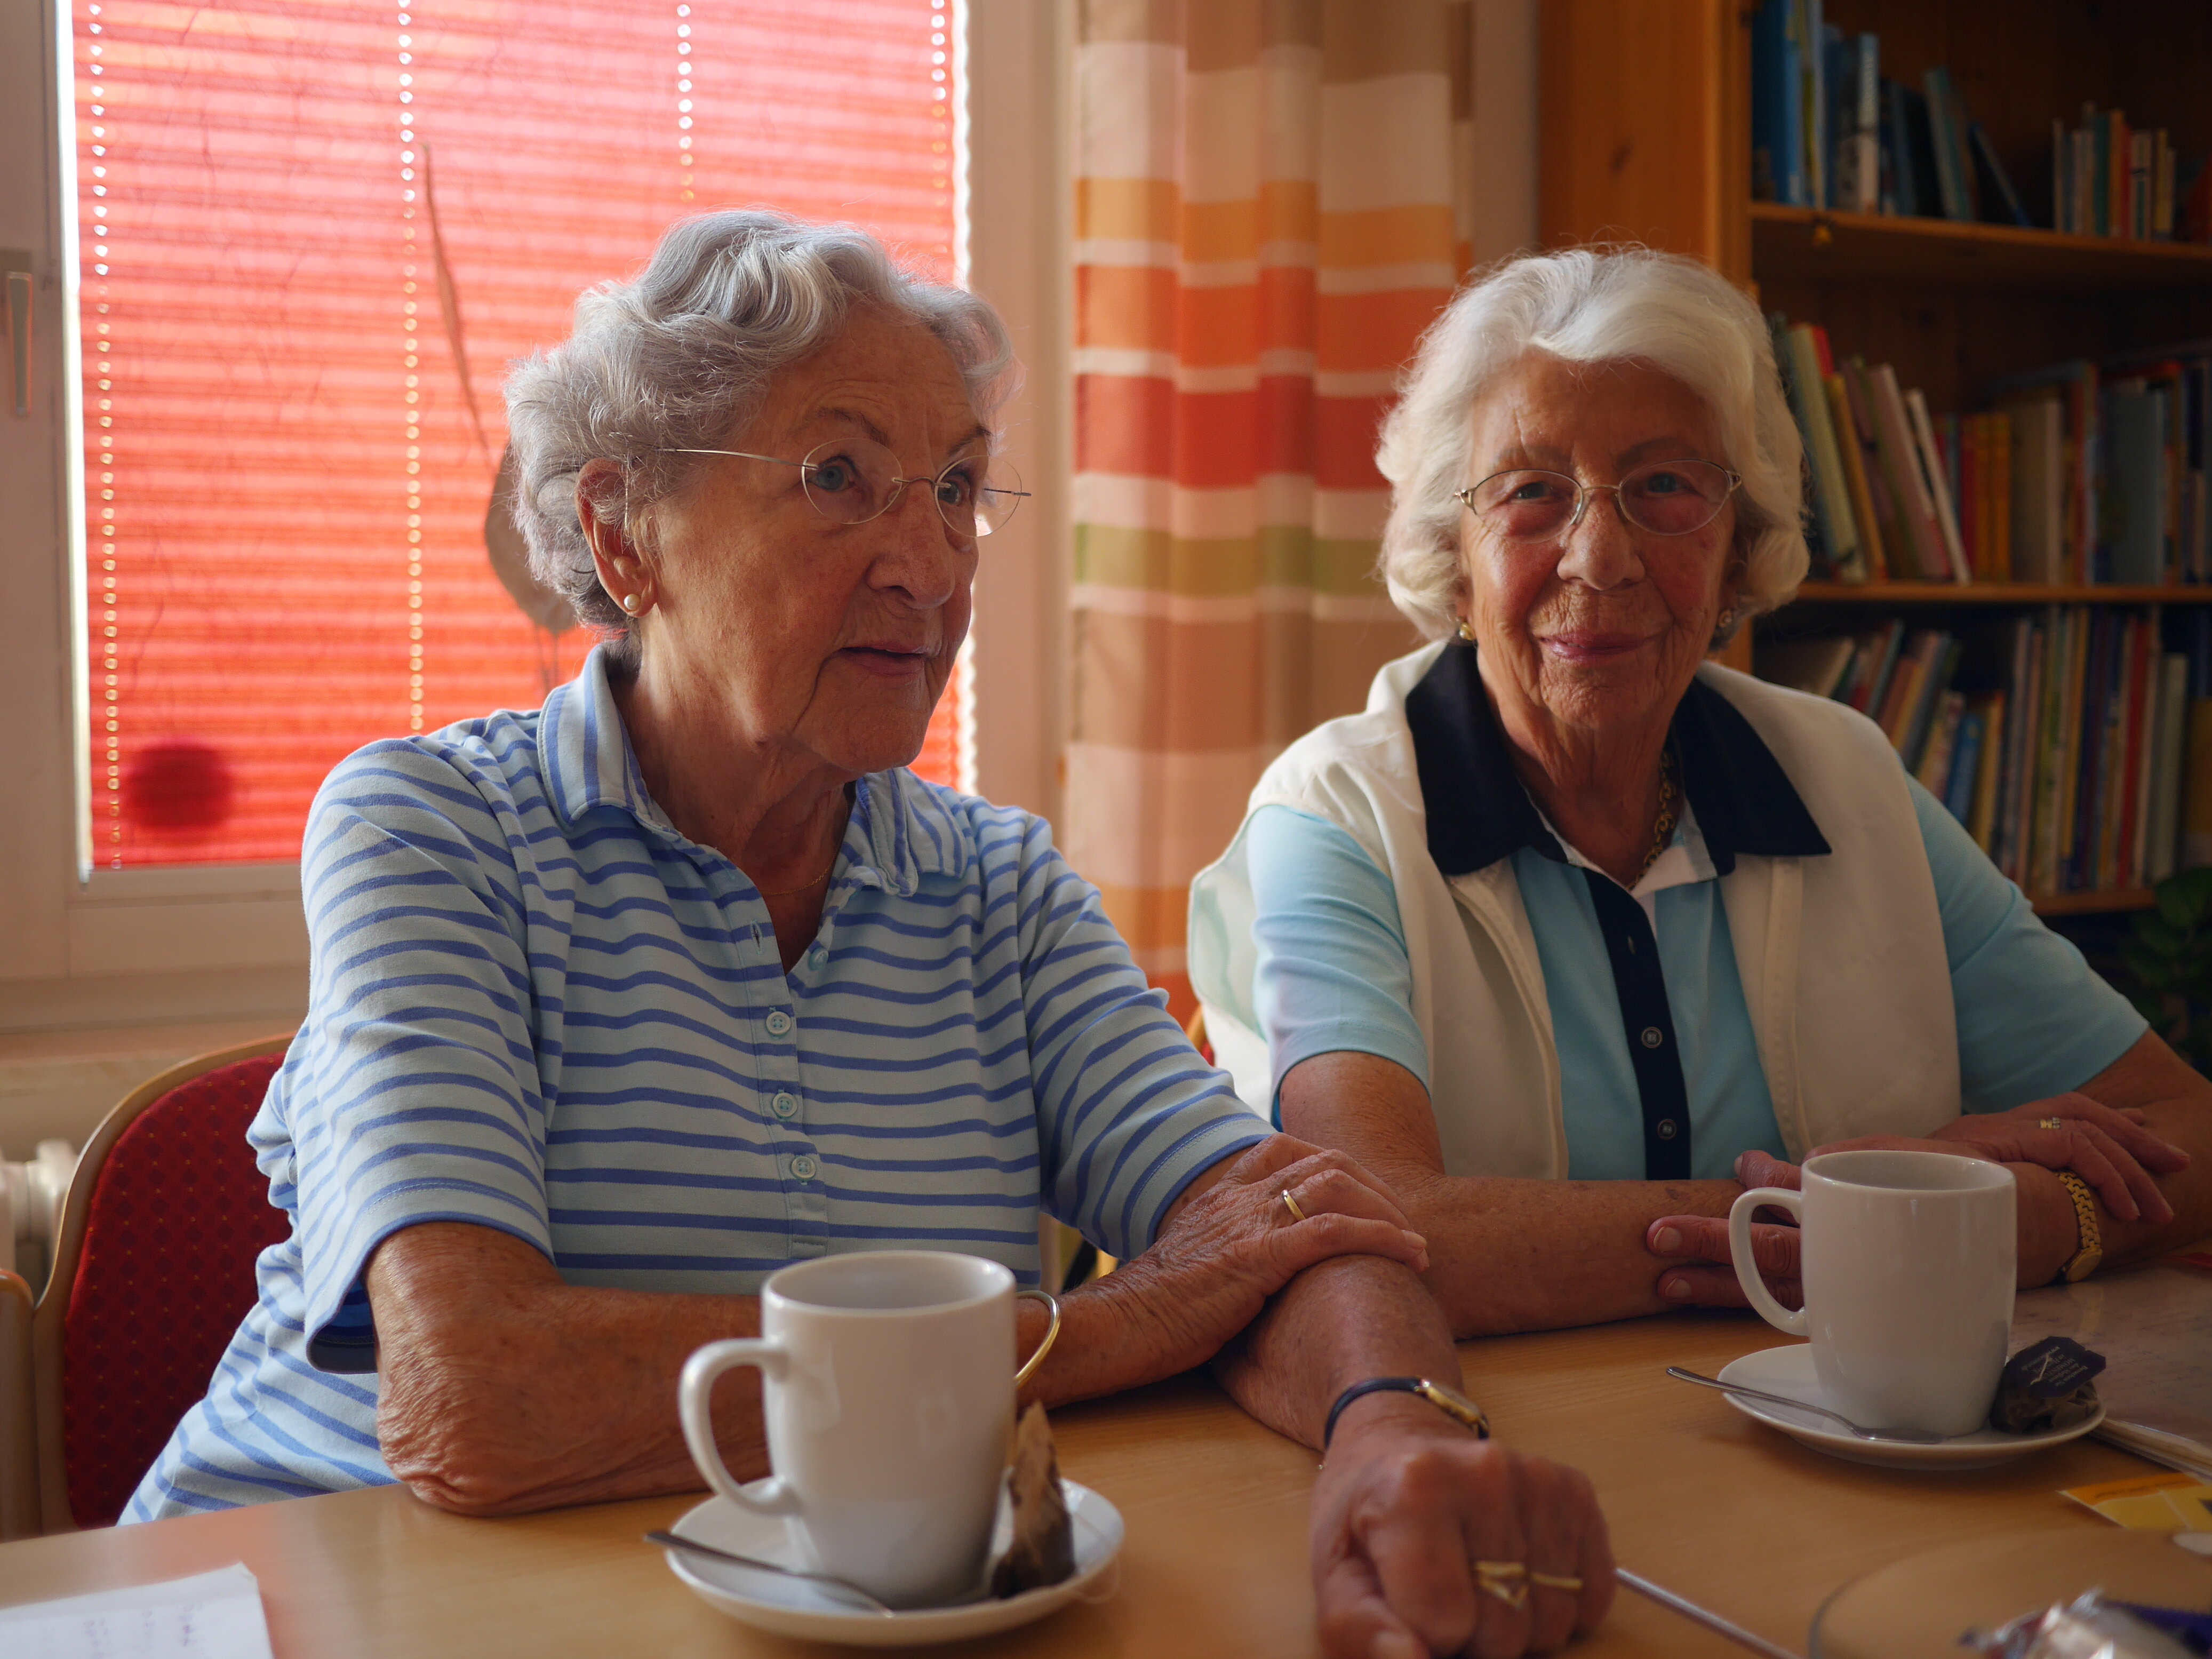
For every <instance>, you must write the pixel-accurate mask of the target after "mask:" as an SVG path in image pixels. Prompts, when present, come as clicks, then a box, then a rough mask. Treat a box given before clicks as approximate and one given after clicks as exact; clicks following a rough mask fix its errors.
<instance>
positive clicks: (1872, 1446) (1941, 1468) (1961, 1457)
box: [1720, 1342, 2105, 1473]
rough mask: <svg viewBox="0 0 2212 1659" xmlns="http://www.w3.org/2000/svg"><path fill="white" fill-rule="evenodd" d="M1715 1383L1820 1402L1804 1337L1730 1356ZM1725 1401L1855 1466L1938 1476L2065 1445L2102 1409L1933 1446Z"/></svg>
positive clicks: (1781, 1409)
mask: <svg viewBox="0 0 2212 1659" xmlns="http://www.w3.org/2000/svg"><path fill="white" fill-rule="evenodd" d="M1720 1380H1721V1381H1722V1382H1723V1383H1739V1384H1741V1386H1742V1387H1744V1388H1747V1389H1765V1391H1766V1392H1767V1393H1769V1394H1780V1395H1790V1397H1791V1398H1792V1399H1796V1400H1813V1401H1820V1403H1821V1404H1823V1405H1826V1403H1827V1402H1826V1401H1825V1400H1822V1399H1821V1395H1820V1379H1819V1378H1818V1377H1816V1376H1814V1374H1813V1346H1812V1344H1811V1343H1809V1342H1793V1343H1791V1344H1790V1345H1789V1346H1785V1347H1780V1348H1762V1349H1760V1350H1759V1352H1757V1353H1747V1354H1746V1355H1744V1357H1743V1358H1741V1359H1735V1360H1731V1361H1729V1364H1726V1365H1724V1366H1723V1367H1722V1368H1721V1375H1720ZM1727 1399H1728V1402H1729V1405H1731V1406H1733V1407H1735V1408H1736V1409H1737V1410H1738V1411H1740V1412H1741V1413H1743V1414H1744V1415H1745V1416H1746V1417H1748V1418H1751V1419H1754V1420H1755V1421H1758V1422H1760V1423H1764V1424H1765V1425H1767V1426H1768V1427H1769V1428H1774V1429H1779V1430H1781V1431H1782V1432H1783V1433H1784V1434H1786V1435H1788V1436H1789V1437H1790V1438H1791V1439H1793V1440H1796V1441H1800V1442H1802V1443H1804V1444H1806V1445H1808V1446H1810V1447H1812V1448H1813V1449H1814V1450H1815V1451H1824V1452H1826V1453H1827V1454H1828V1455H1830V1456H1831V1457H1840V1458H1843V1459H1844V1460H1845V1461H1846V1462H1852V1463H1871V1464H1873V1465H1874V1466H1875V1468H1884V1469H1921V1470H1925V1471H1929V1472H1931V1473H1942V1472H1946V1471H1951V1470H1959V1469H1985V1468H1989V1467H1990V1465H1992V1464H1996V1463H2006V1462H2011V1461H2012V1460H2013V1459H2014V1458H2015V1457H2025V1456H2026V1455H2027V1454H2028V1453H2030V1452H2039V1451H2042V1450H2043V1449H2045V1448H2046V1447H2050V1446H2063V1445H2064V1444H2065V1443H2067V1442H2068V1441H2069V1440H2079V1439H2080V1438H2081V1437H2082V1436H2083V1435H2085V1434H2087V1433H2088V1432H2089V1431H2091V1430H2092V1429H2093V1428H2095V1427H2096V1426H2097V1425H2099V1424H2100V1423H2102V1422H2103V1421H2104V1420H2105V1408H2104V1407H2103V1406H2102V1405H2101V1404H2100V1405H2099V1406H2098V1407H2097V1409H2096V1410H2095V1411H2094V1412H2093V1413H2090V1415H2089V1417H2088V1419H2087V1421H2086V1422H2081V1423H2076V1424H2075V1425H2074V1426H2073V1427H2072V1428H2070V1429H2044V1430H2041V1431H2038V1432H2036V1433H2034V1434H2008V1433H2006V1432H2005V1431H2003V1430H2002V1429H1990V1428H1982V1429H1976V1430H1975V1431H1973V1432H1972V1434H1955V1435H1953V1436H1952V1437H1950V1438H1949V1439H1948V1440H1938V1441H1936V1442H1935V1443H1933V1444H1922V1443H1918V1442H1917V1441H1911V1440H1890V1439H1887V1438H1885V1439H1880V1440H1861V1439H1860V1438H1858V1437H1857V1436H1856V1435H1854V1434H1852V1433H1851V1432H1850V1431H1849V1430H1848V1429H1845V1428H1843V1427H1842V1426H1840V1425H1838V1424H1837V1423H1835V1422H1834V1421H1832V1419H1828V1418H1825V1417H1822V1416H1820V1414H1819V1413H1815V1412H1809V1411H1805V1412H1796V1411H1792V1410H1790V1408H1789V1407H1787V1406H1770V1405H1768V1404H1767V1403H1766V1402H1765V1401H1763V1400H1747V1399H1745V1398H1744V1397H1743V1396H1742V1395H1735V1394H1732V1395H1728V1396H1727Z"/></svg>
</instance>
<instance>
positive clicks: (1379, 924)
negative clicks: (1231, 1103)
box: [1244, 806, 1429, 1117]
mask: <svg viewBox="0 0 2212 1659" xmlns="http://www.w3.org/2000/svg"><path fill="white" fill-rule="evenodd" d="M1244 834H1245V848H1246V858H1247V867H1248V868H1249V871H1250V873H1251V882H1252V901H1253V904H1254V907H1255V910H1256V911H1257V913H1258V914H1257V917H1256V919H1255V921H1254V923H1253V926H1252V933H1253V943H1254V945H1255V947H1256V950H1257V953H1258V964H1257V967H1256V969H1255V974H1254V981H1253V1004H1254V1006H1255V1008H1256V1009H1257V1011H1258V1012H1259V1016H1260V1028H1261V1031H1262V1032H1263V1033H1264V1034H1265V1035H1266V1036H1267V1053H1268V1056H1269V1059H1270V1060H1271V1061H1272V1062H1273V1064H1272V1072H1273V1076H1274V1078H1275V1079H1276V1083H1277V1085H1278V1086H1280V1084H1281V1081H1282V1079H1283V1078H1284V1076H1285V1074H1287V1073H1289V1071H1290V1069H1291V1067H1292V1066H1296V1065H1297V1063H1298V1062H1299V1061H1300V1060H1310V1059H1312V1058H1313V1057H1314V1056H1315V1055H1316V1054H1335V1053H1340V1052H1344V1051H1351V1052H1353V1053H1357V1054H1377V1055H1380V1056H1381V1057H1382V1058H1383V1059H1384V1060H1395V1061H1396V1062H1397V1063H1398V1064H1399V1065H1401V1066H1404V1067H1405V1068H1406V1069H1407V1071H1409V1072H1411V1073H1413V1075H1414V1076H1415V1077H1417V1078H1419V1079H1420V1081H1421V1086H1422V1087H1423V1088H1424V1089H1425V1088H1427V1087H1428V1085H1429V1051H1428V1045H1427V1044H1426V1043H1425V1042H1423V1041H1422V1040H1421V1030H1420V1027H1419V1026H1418V1025H1416V1024H1414V1023H1413V966H1412V963H1410V962H1409V961H1408V960H1407V955H1406V934H1405V930H1404V928H1403V927H1401V925H1400V923H1399V921H1398V894H1397V890H1396V889H1395V888H1394V887H1393V886H1392V885H1391V884H1390V878H1389V877H1388V876H1386V875H1384V874H1383V872H1382V871H1381V870H1379V869H1377V868H1376V865H1375V861H1374V860H1372V859H1370V857H1368V855H1367V854H1366V851H1365V849H1364V848H1362V847H1361V846H1360V845H1359V843H1358V842H1356V841H1354V840H1353V839H1352V836H1350V835H1349V834H1348V833H1346V831H1345V830H1344V829H1342V828H1341V827H1340V826H1339V825H1337V824H1334V823H1329V822H1328V819H1326V818H1321V817H1315V816H1314V815H1313V814H1312V813H1310V812H1301V811H1296V810H1295V809H1293V808H1291V807H1288V806H1263V807H1261V809H1260V810H1259V811H1257V812H1255V813H1254V814H1253V815H1252V822H1251V823H1250V824H1249V825H1248V826H1247V827H1246V829H1245V832H1244ZM1277 1115H1278V1117H1279V1116H1280V1109H1279V1108H1278V1109H1277Z"/></svg>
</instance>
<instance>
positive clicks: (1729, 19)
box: [1539, 0, 2212, 919]
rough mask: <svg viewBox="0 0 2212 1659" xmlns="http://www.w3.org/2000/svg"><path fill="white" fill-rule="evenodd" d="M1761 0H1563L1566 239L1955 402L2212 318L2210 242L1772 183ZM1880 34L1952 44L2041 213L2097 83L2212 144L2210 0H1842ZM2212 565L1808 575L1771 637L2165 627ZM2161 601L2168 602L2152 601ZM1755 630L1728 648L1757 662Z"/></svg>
mask: <svg viewBox="0 0 2212 1659" xmlns="http://www.w3.org/2000/svg"><path fill="white" fill-rule="evenodd" d="M1754 9H1755V0H1668V3H1666V4H1664V5H1655V4H1652V3H1650V0H1546V3H1545V4H1544V5H1543V6H1542V7H1541V8H1540V9H1539V15H1540V20H1541V21H1540V27H1541V36H1540V51H1541V58H1540V64H1541V68H1540V99H1541V103H1540V110H1541V113H1540V124H1541V133H1540V146H1539V158H1540V159H1539V171H1540V179H1539V204H1540V205H1539V216H1540V225H1541V236H1542V240H1543V241H1544V243H1545V244H1546V245H1547V246H1565V245H1571V244H1575V243H1581V242H1589V241H1607V240H1634V241H1640V242H1644V243H1646V244H1649V245H1650V246H1656V247H1663V248H1668V249H1671V250H1673V251H1674V252H1682V253H1687V254H1690V255H1692V256H1693V257H1695V258H1701V259H1704V260H1705V261H1706V262H1707V263H1709V264H1712V265H1714V266H1715V267H1716V268H1717V269H1718V270H1721V271H1723V273H1724V274H1726V275H1727V276H1730V277H1731V278H1733V279H1734V280H1735V281H1736V282H1738V283H1741V284H1742V285H1743V286H1744V287H1746V288H1747V289H1750V290H1751V291H1752V292H1753V294H1754V295H1755V296H1756V297H1757V299H1758V301H1759V305H1760V307H1761V308H1762V309H1764V310H1766V311H1768V312H1775V311H1779V312H1781V313H1784V314H1785V315H1787V316H1788V317H1789V318H1790V319H1792V320H1793V321H1805V322H1812V323H1816V324H1819V325H1821V326H1823V327H1824V328H1825V329H1826V331H1827V333H1828V336H1829V337H1830V338H1831V339H1832V341H1833V342H1834V343H1835V346H1836V349H1837V351H1838V355H1839V356H1840V355H1841V354H1843V353H1844V352H1846V351H1848V352H1850V353H1853V354H1857V355H1860V356H1863V357H1864V358H1865V359H1866V361H1867V362H1870V363H1873V362H1887V363H1891V364H1893V365H1894V366H1895V368H1896V373H1897V376H1898V379H1899V381H1900V382H1901V383H1903V384H1904V385H1905V386H1918V387H1920V388H1921V389H1922V390H1923V392H1924V393H1925V395H1926V398H1927V400H1928V403H1929V405H1930V407H1931V408H1932V409H1934V410H1936V411H1939V412H1941V411H1969V410H1976V409H1979V408H1982V407H1984V406H1985V405H1984V401H1983V392H1984V387H1986V386H1987V385H1988V384H1989V383H1990V381H1992V380H1996V379H1998V378H1999V377H2001V376H2003V375H2006V374H2015V373H2018V372H2020V371H2022V370H2025V369H2028V368H2034V367H2037V366H2039V365H2043V364H2048V363H2052V362H2058V361H2060V360H2062V359H2065V358H2070V357H2086V358H2090V359H2093V360H2100V361H2101V360H2107V359H2110V358H2112V357H2114V356H2118V355H2120V354H2122V353H2124V352H2127V351H2130V350H2133V349H2140V348H2143V347H2148V346H2152V345H2157V344H2161V343H2168V342H2173V341H2180V340H2192V339H2200V338H2204V337H2212V246H2203V245H2198V244H2188V243H2178V242H2153V241H2134V240H2121V239H2118V238H2106V237H2097V236H2086V235H2073V234H2060V233H2057V232H2055V231H2051V230H2043V229H2027V228H2015V227H2013V226H2009V225H1996V224H1987V223H1965V222H1955V221H1952V220H1948V219H1937V218H1905V217H1897V216H1880V215H1873V214H1862V213H1852V212H1844V211H1839V210H1825V209H1816V208H1805V207H1796V206H1785V205H1781V204H1776V203H1772V202H1764V201H1754V200H1753V197H1752V187H1751V180H1752V163H1751V153H1752V125H1753V124H1752V103H1753V99H1752V50H1751V43H1752V29H1753V12H1754ZM1823 10H1824V13H1825V20H1826V21H1827V22H1829V23H1832V24H1834V25H1836V26H1838V27H1840V28H1841V29H1842V30H1843V31H1844V33H1845V34H1846V35H1854V36H1855V35H1857V34H1858V33H1861V32H1869V33H1874V34H1875V35H1877V36H1878V37H1879V38H1880V42H1881V74H1882V75H1883V76H1885V77H1889V78H1893V79H1897V80H1899V81H1903V82H1906V83H1907V84H1908V85H1911V84H1917V82H1919V80H1920V77H1921V76H1922V75H1923V71H1924V70H1928V69H1930V68H1934V67H1936V66H1939V65H1940V66H1945V67H1948V70H1949V71H1950V73H1951V76H1952V78H1953V80H1954V83H1955V85H1956V87H1957V88H1958V91H1959V94H1960V97H1961V99H1962V100H1963V101H1964V103H1965V105H1966V107H1967V109H1968V110H1969V111H1970V112H1971V113H1972V117H1973V118H1975V119H1977V120H1978V121H1980V122H1981V123H1982V124H1983V125H1984V126H1985V127H1986V128H1987V130H1988V132H1989V136H1990V142H1991V143H1992V145H1993V147H1994V149H1996V153H1997V155H1998V156H1999V158H2000V159H2001V160H2002V163H2003V165H2004V167H2005V168H2006V170H2007V171H2008V173H2010V175H2011V177H2012V179H2013V180H2014V182H2015V185H2017V187H2018V189H2019V191H2020V192H2021V197H2022V199H2023V200H2024V201H2025V203H2026V204H2027V208H2028V210H2029V212H2030V214H2031V215H2032V216H2035V217H2037V218H2038V219H2039V220H2045V221H2047V220H2048V218H2049V216H2050V213H2051V175H2052V162H2051V122H2052V120H2053V118H2061V119H2063V120H2064V121H2066V122H2067V123H2068V124H2069V125H2072V124H2073V123H2074V122H2075V119H2076V118H2077V116H2078V113H2079V112H2080V111H2081V108H2082V106H2084V105H2085V104H2094V105H2096V106H2098V107H2099V108H2100V109H2112V108H2118V109H2124V110H2125V111H2126V112H2128V113H2129V115H2130V117H2131V118H2134V119H2135V120H2136V122H2138V123H2140V124H2142V125H2144V126H2146V127H2148V126H2162V127H2165V128H2166V129H2167V130H2168V131H2169V132H2170V133H2171V135H2172V142H2173V144H2174V146H2175V148H2176V149H2177V150H2179V152H2180V153H2182V154H2184V155H2191V156H2193V155H2203V154H2205V153H2206V152H2208V151H2212V99H2209V98H2207V97H2206V96H2205V95H2204V92H2203V88H2205V87H2206V86H2208V85H2212V5H2208V4H2205V3H2203V0H2127V3H2124V4H2115V3H2111V0H1824V5H1823ZM2053 605H2063V606H2088V607H2097V608H2100V612H2099V614H2101V608H2105V607H2112V608H2120V607H2133V608H2134V614H2136V615H2145V614H2148V615H2150V616H2153V617H2159V618H2161V619H2162V620H2161V622H2160V626H2161V627H2163V628H2164V629H2165V630H2166V637H2167V641H2168V644H2167V646H2166V648H2168V649H2172V648H2176V647H2175V646H2174V644H2173V641H2175V640H2177V639H2179V637H2180V631H2181V630H2182V629H2184V628H2185V627H2186V626H2187V625H2188V624H2189V622H2190V619H2191V617H2195V616H2199V615H2202V614H2203V607H2204V606H2206V605H2212V588H2205V587H2195V586H2112V585H2093V586H2084V585H2075V584H2048V585H2046V584H2027V583H2012V582H1996V581H1990V582H1983V583H1977V584H1972V585H1957V584H1952V583H1946V582H1930V581H1905V580H1893V581H1875V582H1869V583H1867V584H1865V585H1849V584H1844V583H1838V582H1808V584H1806V586H1804V588H1803V589H1802V591H1801V592H1800V594H1799V597H1798V599H1797V600H1796V603H1795V604H1793V605H1790V606H1788V607H1785V608H1784V611H1780V612H1778V613H1777V614H1776V615H1775V616H1774V617H1769V618H1764V619H1762V622H1761V623H1760V627H1761V629H1763V630H1765V635H1764V636H1770V637H1782V636H1787V635H1791V634H1804V633H1808V632H1814V631H1826V632H1856V631H1857V630H1859V629H1863V628H1866V627H1869V626H1876V625H1879V624H1880V623H1882V622H1884V621H1886V620H1887V619H1890V618H1896V619H1899V620H1901V621H1903V622H1905V623H1906V624H1907V625H1909V626H1912V627H1923V626H1925V627H1931V628H1932V627H1939V626H1942V627H1948V626H1952V625H1959V626H1972V623H1973V619H1974V618H1987V619H1991V620H1992V621H1995V620H1996V619H2001V618H2002V617H2006V616H2008V615H2021V614H2025V613H2027V611H2029V610H2030V609H2031V608H2039V607H2045V606H2053ZM2151 606H2155V607H2158V609H2157V610H2156V611H2146V609H2145V608H2146V607H2151ZM1751 647H1752V641H1751V639H1750V636H1749V631H1748V630H1747V632H1746V634H1745V635H1740V636H1739V638H1738V640H1737V641H1736V642H1735V644H1734V645H1733V646H1732V647H1731V648H1730V651H1729V653H1727V660H1729V661H1730V663H1731V665H1735V666H1739V667H1742V668H1745V669H1748V668H1749V667H1750V666H1751ZM2035 902H2036V905H2037V908H2038V909H2039V911H2041V912H2043V913H2044V914H2045V915H2053V916H2061V917H2067V918H2092V919H2093V918H2095V917H2097V916H2099V915H2106V914H2112V913H2122V912H2125V911H2128V910H2131V909H2141V908H2145V907H2147V906H2148V904H2149V903H2150V902H2151V899H2150V894H2149V892H2148V890H2146V889H2143V888H2141V887H2124V888H2113V889H2106V890H2086V891H2085V890H2075V891H2061V892H2052V893H2046V894H2041V895H2039V896H2037V897H2036V901H2035Z"/></svg>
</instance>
